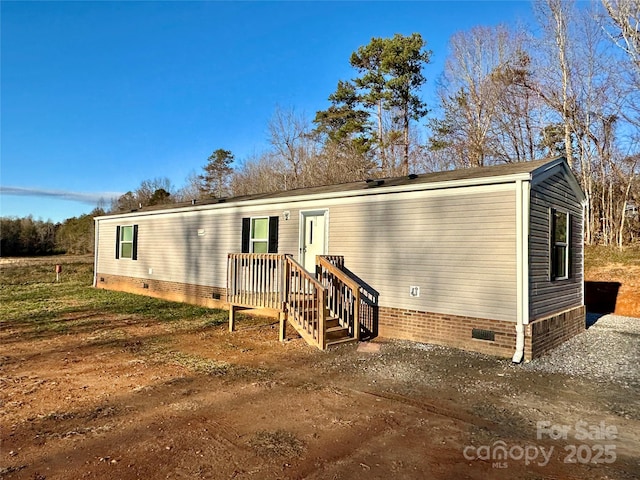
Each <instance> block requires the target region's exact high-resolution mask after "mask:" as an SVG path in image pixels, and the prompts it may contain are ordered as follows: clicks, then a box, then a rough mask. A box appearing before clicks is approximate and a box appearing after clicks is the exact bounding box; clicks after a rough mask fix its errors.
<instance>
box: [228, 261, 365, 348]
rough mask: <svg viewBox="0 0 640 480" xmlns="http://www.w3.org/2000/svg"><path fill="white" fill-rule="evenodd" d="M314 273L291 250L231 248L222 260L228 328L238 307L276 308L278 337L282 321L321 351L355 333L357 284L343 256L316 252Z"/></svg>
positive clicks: (352, 337)
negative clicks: (250, 251) (224, 261)
mask: <svg viewBox="0 0 640 480" xmlns="http://www.w3.org/2000/svg"><path fill="white" fill-rule="evenodd" d="M316 262H317V268H316V276H317V278H316V276H313V275H312V274H310V273H309V272H307V271H306V270H305V269H304V268H303V267H302V265H300V264H299V263H298V262H296V261H295V260H294V259H293V257H292V256H291V255H280V254H248V253H232V254H229V256H228V261H227V302H228V303H229V305H230V307H229V329H230V331H233V330H234V329H235V311H236V310H237V309H238V308H265V309H271V310H276V311H278V312H280V339H281V340H284V338H285V336H286V325H287V323H288V324H290V325H291V326H293V328H294V329H295V330H296V331H297V332H298V333H299V334H300V336H302V337H303V338H304V339H305V340H306V341H307V342H308V343H310V344H311V345H315V346H316V347H318V348H320V349H321V350H325V349H326V348H327V347H328V346H330V345H333V344H337V343H344V342H347V341H357V340H359V338H360V321H359V317H360V314H359V306H360V303H361V301H360V289H359V285H358V284H357V283H356V282H354V280H353V279H351V278H350V277H349V276H348V275H346V274H345V273H344V272H343V271H342V270H341V266H342V265H343V264H344V262H343V259H342V257H339V256H331V257H320V256H319V257H317V259H316Z"/></svg>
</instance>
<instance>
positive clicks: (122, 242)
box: [118, 224, 135, 260]
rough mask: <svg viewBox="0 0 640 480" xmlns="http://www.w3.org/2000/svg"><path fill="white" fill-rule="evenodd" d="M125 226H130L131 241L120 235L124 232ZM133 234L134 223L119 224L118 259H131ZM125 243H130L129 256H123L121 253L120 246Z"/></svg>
mask: <svg viewBox="0 0 640 480" xmlns="http://www.w3.org/2000/svg"><path fill="white" fill-rule="evenodd" d="M125 228H131V241H129V240H127V241H124V240H122V235H123V232H124V229H125ZM134 234H135V228H134V224H130V225H120V238H119V239H118V248H119V249H120V251H119V252H118V259H119V260H133V243H134V242H135V238H134V237H133V236H134ZM125 243H127V244H130V245H131V256H130V257H125V256H123V255H122V246H123V245H124V244H125Z"/></svg>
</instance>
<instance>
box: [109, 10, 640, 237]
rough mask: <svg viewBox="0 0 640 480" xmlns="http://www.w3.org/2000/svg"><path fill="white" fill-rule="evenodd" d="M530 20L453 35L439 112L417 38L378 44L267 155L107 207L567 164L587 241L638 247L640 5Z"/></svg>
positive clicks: (273, 133) (284, 112)
mask: <svg viewBox="0 0 640 480" xmlns="http://www.w3.org/2000/svg"><path fill="white" fill-rule="evenodd" d="M533 8H534V12H535V18H536V24H535V25H532V26H529V27H523V26H509V25H498V26H493V27H483V26H478V27H474V28H472V29H470V30H467V31H460V32H458V33H456V34H455V35H453V37H452V38H451V39H450V41H449V51H448V54H447V56H446V61H445V66H444V71H443V72H441V74H440V75H439V76H434V82H435V85H436V91H437V98H438V101H437V103H436V104H434V105H426V103H425V102H424V101H423V100H422V98H421V96H420V93H421V91H422V90H421V89H422V87H423V85H424V84H425V82H426V81H427V78H426V76H425V73H424V72H425V70H426V69H427V67H428V65H429V64H430V61H431V55H432V52H431V51H430V50H428V49H427V48H426V46H427V43H426V41H425V40H424V39H423V38H422V36H421V35H420V34H419V33H413V34H411V35H408V36H405V35H400V34H396V35H395V36H393V37H391V38H373V39H372V40H371V42H370V43H369V44H367V45H364V46H361V47H359V48H358V49H357V50H356V51H354V52H353V53H352V55H351V57H350V58H349V64H350V65H351V67H352V68H353V77H352V78H348V79H340V80H339V81H338V83H337V86H336V89H335V91H333V92H331V93H330V94H329V95H328V99H327V100H328V106H327V108H326V109H325V110H321V111H318V112H316V113H315V115H314V116H313V117H312V118H311V117H309V116H307V115H305V114H303V113H301V112H299V111H297V110H296V109H295V107H286V108H283V107H278V108H277V109H276V110H275V112H274V114H273V117H272V118H271V120H270V121H269V124H268V126H267V127H268V128H267V131H268V138H267V140H268V143H269V148H267V149H266V150H265V151H264V152H262V153H259V154H256V155H254V156H252V157H250V158H246V159H240V160H238V159H236V158H235V157H234V154H233V153H232V152H231V151H229V150H226V149H223V148H220V149H217V150H215V151H214V152H213V153H212V154H211V156H210V157H209V158H208V159H207V162H206V164H205V166H204V167H203V171H202V173H201V174H195V173H194V174H192V175H191V176H190V177H189V178H188V179H187V181H186V183H185V185H184V186H183V187H182V188H180V189H177V190H173V189H172V188H171V187H170V181H169V180H168V179H156V180H152V181H148V180H147V181H145V182H143V183H142V185H141V187H140V188H139V189H138V190H137V191H135V192H128V193H127V194H126V195H124V196H123V197H121V198H120V199H117V201H115V202H114V205H113V206H112V208H113V210H115V211H120V210H127V209H129V208H130V207H131V208H136V207H138V206H140V205H143V206H145V205H152V204H154V203H171V202H177V201H186V200H191V199H194V198H202V197H227V196H238V195H248V194H255V193H264V192H274V191H282V190H290V189H294V188H301V187H310V186H316V185H326V184H333V183H342V182H349V181H357V180H363V179H367V178H376V177H387V176H396V175H406V174H408V173H422V172H430V171H439V170H447V169H452V168H467V167H480V166H485V165H494V164H501V163H512V162H524V161H530V160H534V159H538V158H544V157H549V156H556V155H563V156H565V157H566V158H567V161H568V163H569V165H570V166H571V168H572V169H573V170H574V172H575V173H576V175H577V177H578V178H579V180H580V183H581V186H582V188H583V190H584V191H585V193H586V195H587V199H588V206H587V208H586V212H585V213H586V216H585V241H586V243H588V244H592V243H601V244H605V245H609V244H618V245H623V244H626V243H629V242H634V241H637V240H638V236H639V235H640V219H639V217H638V213H637V212H638V207H639V206H640V187H639V185H638V173H639V171H640V31H638V28H637V26H638V24H639V22H640V0H602V2H601V3H590V4H586V3H576V2H572V1H566V0H539V1H535V2H534V3H533ZM154 194H157V195H155V197H154Z"/></svg>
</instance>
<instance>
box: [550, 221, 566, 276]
mask: <svg viewBox="0 0 640 480" xmlns="http://www.w3.org/2000/svg"><path fill="white" fill-rule="evenodd" d="M570 226H571V217H570V215H569V214H568V213H567V212H561V211H558V210H555V209H553V208H552V209H551V280H562V279H565V278H569V244H570V238H571V233H570Z"/></svg>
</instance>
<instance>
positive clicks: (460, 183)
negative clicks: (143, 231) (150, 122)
mask: <svg viewBox="0 0 640 480" xmlns="http://www.w3.org/2000/svg"><path fill="white" fill-rule="evenodd" d="M530 179H531V176H530V173H528V172H525V173H517V174H511V175H498V176H491V177H481V178H473V179H463V180H447V181H443V182H433V183H418V184H415V185H411V186H410V187H408V186H407V185H397V186H390V187H383V188H381V189H376V190H349V191H344V192H327V193H321V194H308V195H292V196H282V197H276V198H272V197H269V198H262V199H255V200H242V201H229V202H224V203H212V204H206V205H188V206H184V207H177V208H171V209H161V210H148V211H135V212H122V213H115V214H113V215H102V216H99V217H94V220H96V221H97V220H103V219H104V220H106V219H118V218H127V217H140V216H149V215H160V214H164V215H167V214H173V213H184V212H196V211H207V210H218V209H226V208H233V207H238V206H247V207H253V206H259V205H268V204H276V203H299V202H306V201H310V200H325V199H330V198H350V197H364V196H369V195H386V194H393V193H401V192H417V191H425V190H443V189H447V188H465V187H474V186H485V185H495V184H503V183H515V182H516V181H518V180H524V181H528V180H530Z"/></svg>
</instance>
